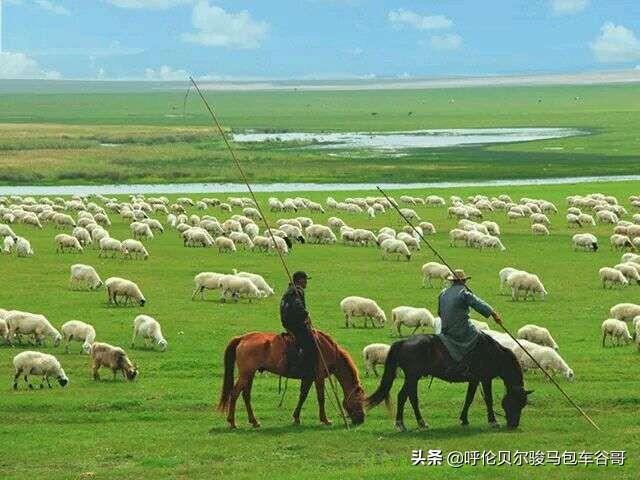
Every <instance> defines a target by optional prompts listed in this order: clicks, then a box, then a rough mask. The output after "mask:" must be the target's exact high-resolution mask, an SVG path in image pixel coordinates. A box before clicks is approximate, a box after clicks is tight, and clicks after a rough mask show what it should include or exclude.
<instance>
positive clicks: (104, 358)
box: [90, 342, 138, 381]
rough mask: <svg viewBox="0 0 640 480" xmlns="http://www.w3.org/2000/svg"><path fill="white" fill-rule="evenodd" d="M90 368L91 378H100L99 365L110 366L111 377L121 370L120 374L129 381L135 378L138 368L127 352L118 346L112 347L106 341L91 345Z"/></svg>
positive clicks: (114, 377) (114, 376)
mask: <svg viewBox="0 0 640 480" xmlns="http://www.w3.org/2000/svg"><path fill="white" fill-rule="evenodd" d="M90 354H91V360H92V365H91V369H92V371H93V379H94V380H96V381H97V380H100V375H99V374H98V370H100V367H106V368H110V369H111V371H112V372H113V379H114V380H115V379H116V374H117V373H118V372H122V376H123V377H124V378H125V379H126V380H129V381H133V380H135V378H136V377H137V376H138V368H137V367H136V366H135V364H132V363H131V360H129V357H128V356H127V353H126V352H125V351H124V350H123V349H122V348H120V347H114V346H113V345H109V344H108V343H103V342H94V343H93V344H92V345H91V351H90Z"/></svg>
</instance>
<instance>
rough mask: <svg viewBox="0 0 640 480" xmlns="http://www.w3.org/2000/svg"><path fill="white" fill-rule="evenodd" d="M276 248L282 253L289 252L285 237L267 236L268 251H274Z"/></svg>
mask: <svg viewBox="0 0 640 480" xmlns="http://www.w3.org/2000/svg"><path fill="white" fill-rule="evenodd" d="M276 250H277V251H279V252H280V254H282V255H287V254H288V253H289V246H288V244H287V242H286V240H285V239H283V238H281V237H277V236H273V237H271V238H269V251H270V252H275V251H276Z"/></svg>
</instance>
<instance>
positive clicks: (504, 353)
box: [494, 340, 524, 385]
mask: <svg viewBox="0 0 640 480" xmlns="http://www.w3.org/2000/svg"><path fill="white" fill-rule="evenodd" d="M494 342H495V344H496V346H497V352H496V353H497V356H498V358H497V362H498V364H499V365H500V366H501V367H503V368H502V371H503V373H505V376H504V377H503V380H504V381H505V383H509V384H515V385H522V384H523V383H524V376H523V374H522V367H521V366H520V362H518V359H517V358H516V354H515V353H513V351H511V350H510V349H508V348H507V347H505V346H504V345H502V344H501V343H499V342H497V341H495V340H494ZM510 364H512V365H513V366H514V367H515V368H514V370H509V371H507V370H506V367H508V366H510ZM514 374H515V377H514ZM507 377H508V378H507ZM507 380H509V381H508V382H507Z"/></svg>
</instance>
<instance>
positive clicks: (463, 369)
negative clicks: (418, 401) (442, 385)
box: [438, 270, 502, 378]
mask: <svg viewBox="0 0 640 480" xmlns="http://www.w3.org/2000/svg"><path fill="white" fill-rule="evenodd" d="M470 278H471V277H467V276H466V275H465V273H464V270H454V272H453V274H452V275H449V277H448V278H447V280H449V281H450V282H451V286H450V287H448V288H446V289H444V290H443V291H442V293H440V296H439V297H438V315H439V316H440V320H441V322H442V331H441V333H440V335H438V336H439V338H440V340H441V341H442V343H443V344H444V346H445V347H447V350H448V352H449V355H451V358H453V360H454V361H455V362H454V363H452V364H451V366H450V367H449V368H448V369H447V370H446V372H445V375H444V376H445V377H450V378H456V377H469V376H470V375H472V373H473V372H472V371H471V370H472V369H474V367H481V366H476V365H474V362H473V351H474V349H475V348H476V345H477V344H478V340H479V339H480V338H481V337H480V334H479V333H478V330H477V329H476V327H475V326H473V325H472V324H471V322H470V320H469V308H473V309H474V310H475V311H476V312H478V313H479V314H481V315H482V316H484V317H485V318H488V317H489V316H491V317H493V319H494V320H495V321H496V323H498V324H500V325H501V324H502V319H501V318H500V315H498V313H497V312H496V311H495V310H493V308H491V306H490V305H489V304H488V303H486V302H485V301H484V300H482V299H480V298H478V297H476V296H475V295H474V294H473V293H471V292H470V291H469V290H468V289H467V287H466V282H467V280H469V279H470Z"/></svg>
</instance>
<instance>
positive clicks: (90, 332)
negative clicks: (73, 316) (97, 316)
mask: <svg viewBox="0 0 640 480" xmlns="http://www.w3.org/2000/svg"><path fill="white" fill-rule="evenodd" d="M60 330H61V331H62V338H64V342H65V344H64V351H65V352H66V353H69V342H71V341H72V340H75V341H76V342H82V349H81V350H80V353H82V352H84V353H89V352H90V351H91V344H92V343H93V342H94V341H95V339H96V330H95V329H94V328H93V326H92V325H89V324H88V323H84V322H81V321H80V320H70V321H68V322H66V323H65V324H63V325H62V327H61V328H60Z"/></svg>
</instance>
